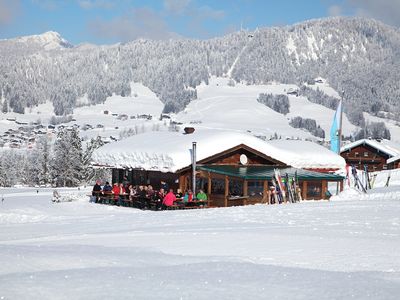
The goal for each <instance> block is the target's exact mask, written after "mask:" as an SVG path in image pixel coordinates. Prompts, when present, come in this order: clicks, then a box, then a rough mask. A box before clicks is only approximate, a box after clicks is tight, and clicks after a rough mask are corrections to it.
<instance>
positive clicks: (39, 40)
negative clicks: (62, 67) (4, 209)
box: [0, 31, 74, 51]
mask: <svg viewBox="0 0 400 300" xmlns="http://www.w3.org/2000/svg"><path fill="white" fill-rule="evenodd" d="M72 47H74V46H73V45H72V44H71V43H69V42H68V41H67V40H65V39H64V38H62V37H61V35H60V34H59V33H58V32H55V31H48V32H45V33H43V34H38V35H29V36H22V37H17V38H13V39H7V40H1V41H0V48H19V49H21V48H23V49H25V50H26V51H29V50H36V51H41V50H61V49H64V48H72Z"/></svg>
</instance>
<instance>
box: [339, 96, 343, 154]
mask: <svg viewBox="0 0 400 300" xmlns="http://www.w3.org/2000/svg"><path fill="white" fill-rule="evenodd" d="M341 98H342V99H341V100H340V101H341V102H342V105H340V127H339V149H338V154H339V155H340V149H341V148H342V124H343V99H344V91H342V97H341Z"/></svg>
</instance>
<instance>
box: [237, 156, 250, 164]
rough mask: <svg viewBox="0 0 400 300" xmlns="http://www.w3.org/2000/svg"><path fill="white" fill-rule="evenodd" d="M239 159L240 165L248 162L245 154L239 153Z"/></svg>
mask: <svg viewBox="0 0 400 300" xmlns="http://www.w3.org/2000/svg"><path fill="white" fill-rule="evenodd" d="M239 160H240V163H241V164H242V165H247V162H248V161H247V156H246V154H241V155H240V158H239Z"/></svg>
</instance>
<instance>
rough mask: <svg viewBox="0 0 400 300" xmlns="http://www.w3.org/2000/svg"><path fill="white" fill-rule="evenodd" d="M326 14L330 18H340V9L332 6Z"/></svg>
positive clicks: (337, 6)
mask: <svg viewBox="0 0 400 300" xmlns="http://www.w3.org/2000/svg"><path fill="white" fill-rule="evenodd" d="M328 13H329V15H330V16H334V17H336V16H340V15H341V14H342V8H341V7H340V6H339V5H332V6H330V7H329V9H328Z"/></svg>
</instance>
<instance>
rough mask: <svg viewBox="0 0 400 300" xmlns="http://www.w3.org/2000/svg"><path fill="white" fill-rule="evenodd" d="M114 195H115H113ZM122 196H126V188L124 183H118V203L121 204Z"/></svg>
mask: <svg viewBox="0 0 400 300" xmlns="http://www.w3.org/2000/svg"><path fill="white" fill-rule="evenodd" d="M114 197H115V195H114ZM124 197H126V190H125V188H124V184H123V183H120V184H119V186H118V199H117V200H118V205H122V204H123V200H124Z"/></svg>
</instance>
